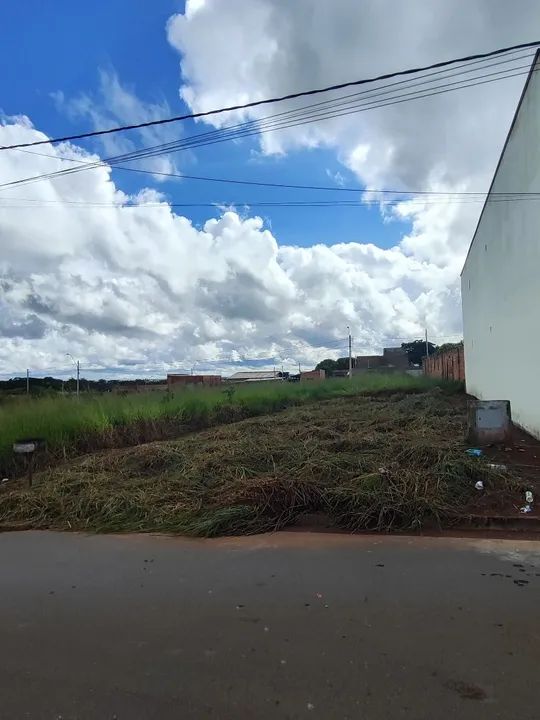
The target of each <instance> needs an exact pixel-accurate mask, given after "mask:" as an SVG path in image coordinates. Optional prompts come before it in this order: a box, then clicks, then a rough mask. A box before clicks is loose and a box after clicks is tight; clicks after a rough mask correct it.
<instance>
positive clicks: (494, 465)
mask: <svg viewBox="0 0 540 720" xmlns="http://www.w3.org/2000/svg"><path fill="white" fill-rule="evenodd" d="M488 468H491V469H492V470H507V467H506V465H501V464H500V463H488Z"/></svg>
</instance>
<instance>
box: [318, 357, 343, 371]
mask: <svg viewBox="0 0 540 720" xmlns="http://www.w3.org/2000/svg"><path fill="white" fill-rule="evenodd" d="M348 369H349V358H348V357H342V358H338V359H337V360H331V359H330V358H327V359H326V360H321V362H320V363H317V365H316V366H315V370H324V371H325V373H326V374H327V375H331V374H332V373H333V372H335V371H336V370H348Z"/></svg>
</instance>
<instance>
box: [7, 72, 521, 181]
mask: <svg viewBox="0 0 540 720" xmlns="http://www.w3.org/2000/svg"><path fill="white" fill-rule="evenodd" d="M522 67H524V68H526V67H528V66H522ZM517 69H521V68H511V69H507V70H503V71H498V72H496V73H491V74H490V75H495V77H490V75H484V76H478V77H475V78H472V79H468V80H465V81H463V80H459V81H456V82H454V83H447V84H445V85H442V86H441V85H439V86H435V87H433V88H429V92H427V91H426V92H424V91H413V92H412V93H405V94H404V95H397V96H394V97H393V98H389V99H388V100H387V101H385V102H378V103H371V101H370V100H369V101H368V102H364V103H363V104H357V103H356V104H355V105H354V106H353V107H352V109H349V107H347V110H346V111H339V112H336V111H335V110H334V111H332V110H328V111H326V110H325V111H323V112H322V113H315V114H313V113H309V114H304V115H303V116H300V117H298V118H288V119H287V120H286V121H285V122H282V121H279V120H278V121H276V120H275V119H274V118H272V117H270V118H268V119H267V120H264V119H263V120H260V121H251V122H249V123H244V124H241V125H239V126H237V127H238V129H235V128H234V127H233V128H227V129H225V130H222V131H220V130H216V131H212V132H210V133H202V134H199V135H195V136H192V137H190V138H184V139H183V140H181V141H176V142H175V143H169V144H166V145H158V146H154V147H153V148H147V149H143V150H139V151H134V152H132V153H129V154H125V155H122V156H116V157H113V158H108V159H106V160H100V161H98V162H95V163H91V162H87V161H86V162H82V163H80V164H79V165H77V167H74V168H67V169H64V170H60V171H56V172H51V173H46V174H42V175H37V176H33V177H28V178H21V179H19V180H14V181H11V182H8V183H4V184H2V185H0V188H5V187H13V186H15V185H24V184H28V183H30V182H34V181H38V180H45V179H51V178H56V177H61V176H64V175H69V174H72V173H73V172H79V171H81V170H85V169H92V168H94V167H102V166H105V167H107V166H109V165H112V166H115V163H117V162H118V161H127V160H135V159H141V158H144V157H154V156H157V155H161V154H168V153H170V152H173V151H174V152H177V151H179V150H186V149H192V148H193V147H201V146H205V145H213V144H215V143H216V142H224V141H226V140H234V139H238V138H242V137H246V136H250V135H258V134H262V133H264V132H269V131H275V130H281V129H286V128H290V127H295V126H297V125H301V124H307V123H312V122H318V121H320V120H325V119H330V118H333V117H341V116H343V115H350V114H352V113H356V112H362V111H365V110H370V109H374V108H376V107H386V106H388V105H395V104H399V103H401V102H408V101H410V100H417V99H421V98H424V97H430V96H432V95H439V94H442V93H444V92H451V91H453V90H456V89H461V88H464V87H472V86H475V85H483V84H486V83H490V82H495V81H497V80H501V79H507V78H510V77H516V76H518V75H522V74H525V73H523V72H512V73H511V74H509V71H510V70H512V71H514V70H517ZM486 78H487V79H486ZM470 80H473V81H475V82H471V81H470ZM456 85H459V87H455V86H456ZM418 92H421V93H422V94H418ZM302 110H303V111H304V110H305V109H302ZM307 110H309V108H307ZM290 112H296V113H297V112H298V110H295V111H290ZM291 119H292V121H293V122H291ZM53 157H54V156H53ZM57 159H59V160H66V159H67V158H57ZM125 169H128V168H125ZM129 170H130V171H135V172H138V171H139V169H137V168H129ZM148 172H150V173H151V171H148Z"/></svg>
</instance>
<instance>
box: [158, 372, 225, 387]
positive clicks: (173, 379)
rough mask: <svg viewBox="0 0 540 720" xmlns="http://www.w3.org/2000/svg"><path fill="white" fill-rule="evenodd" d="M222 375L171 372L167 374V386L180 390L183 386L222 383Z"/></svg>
mask: <svg viewBox="0 0 540 720" xmlns="http://www.w3.org/2000/svg"><path fill="white" fill-rule="evenodd" d="M220 384H221V375H183V374H178V375H177V374H174V373H169V374H168V375H167V386H168V388H169V390H180V389H181V388H183V387H193V386H194V385H201V386H202V385H204V386H210V385H220Z"/></svg>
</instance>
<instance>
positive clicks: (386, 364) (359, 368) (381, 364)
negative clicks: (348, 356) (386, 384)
mask: <svg viewBox="0 0 540 720" xmlns="http://www.w3.org/2000/svg"><path fill="white" fill-rule="evenodd" d="M408 369H409V357H408V355H407V351H406V350H404V349H403V348H401V347H387V348H383V354H382V355H357V357H356V359H355V361H354V365H353V375H354V374H357V373H362V372H366V370H386V371H390V370H401V371H405V370H408Z"/></svg>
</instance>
